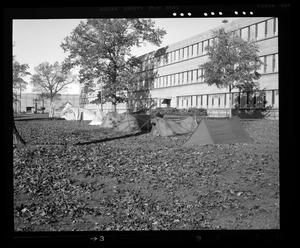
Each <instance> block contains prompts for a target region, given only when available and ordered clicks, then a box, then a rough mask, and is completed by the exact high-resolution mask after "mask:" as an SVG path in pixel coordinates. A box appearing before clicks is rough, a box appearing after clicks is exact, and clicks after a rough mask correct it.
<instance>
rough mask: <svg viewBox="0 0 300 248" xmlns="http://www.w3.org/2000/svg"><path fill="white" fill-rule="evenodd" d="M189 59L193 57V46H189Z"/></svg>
mask: <svg viewBox="0 0 300 248" xmlns="http://www.w3.org/2000/svg"><path fill="white" fill-rule="evenodd" d="M189 54H190V57H193V46H189Z"/></svg>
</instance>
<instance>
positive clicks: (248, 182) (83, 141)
mask: <svg viewBox="0 0 300 248" xmlns="http://www.w3.org/2000/svg"><path fill="white" fill-rule="evenodd" d="M241 122H242V124H243V126H244V127H245V129H246V130H247V132H248V133H249V134H250V136H251V137H252V138H254V140H255V142H254V143H253V144H222V145H204V146H199V147H195V148H192V149H191V148H185V147H182V144H183V143H184V142H185V141H186V140H187V139H188V137H189V135H190V134H187V135H181V136H174V137H154V136H151V134H149V133H142V134H138V135H133V136H132V135H130V134H124V133H121V132H116V131H113V130H111V129H103V128H102V129H101V128H99V127H97V126H89V125H88V122H85V121H84V122H81V123H79V122H72V121H65V120H59V119H48V118H43V121H41V119H34V118H31V119H30V118H29V119H28V120H23V121H16V126H17V128H18V130H19V132H20V133H21V135H22V136H23V138H24V139H25V140H26V141H27V142H28V146H26V147H23V148H22V147H15V148H14V200H15V202H14V208H15V210H14V211H15V230H16V231H28V230H31V231H68V230H77V231H86V230H89V231H93V230H202V229H278V228H279V141H278V139H279V127H278V121H272V120H241Z"/></svg>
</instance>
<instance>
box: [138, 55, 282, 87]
mask: <svg viewBox="0 0 300 248" xmlns="http://www.w3.org/2000/svg"><path fill="white" fill-rule="evenodd" d="M260 59H261V61H262V62H263V63H264V65H263V66H262V67H261V68H260V70H259V71H258V73H261V74H264V73H272V72H278V54H271V55H266V56H262V57H260ZM203 76H204V70H203V68H200V69H196V70H190V71H184V72H179V73H174V74H170V75H166V76H161V77H157V78H155V80H154V88H160V87H168V86H175V85H181V84H186V83H201V82H203V81H204V77H203ZM143 86H145V85H143Z"/></svg>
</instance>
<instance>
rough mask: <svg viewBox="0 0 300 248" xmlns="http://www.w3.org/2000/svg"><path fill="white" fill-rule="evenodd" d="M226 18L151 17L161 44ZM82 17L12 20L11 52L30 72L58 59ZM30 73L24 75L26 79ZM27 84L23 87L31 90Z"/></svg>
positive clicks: (134, 51)
mask: <svg viewBox="0 0 300 248" xmlns="http://www.w3.org/2000/svg"><path fill="white" fill-rule="evenodd" d="M224 19H227V20H229V21H232V20H235V19H238V18H157V19H153V20H154V21H155V23H156V26H157V27H160V28H164V29H165V30H166V31H167V34H166V35H165V37H164V38H163V42H162V45H161V47H164V46H167V45H170V44H173V43H175V42H177V41H180V40H184V39H186V38H189V37H191V36H194V35H197V34H199V33H202V32H205V31H208V30H210V29H212V28H215V27H218V26H220V25H222V20H224ZM81 20H83V21H85V20H84V19H49V20H45V19H43V20H41V19H33V20H32V19H31V20H14V21H13V42H14V43H15V46H14V48H13V53H14V55H16V59H17V61H19V62H20V63H25V64H28V65H29V67H30V69H29V72H30V73H34V67H36V66H38V65H39V64H40V63H43V62H46V61H47V62H49V63H51V64H53V63H54V62H55V61H58V62H60V63H61V62H62V61H63V60H64V58H65V57H66V54H65V53H64V51H63V49H62V48H61V47H60V44H61V43H62V42H63V40H64V38H65V37H67V36H69V35H70V34H71V32H72V31H73V30H74V28H75V27H76V26H77V25H78V24H79V23H80V21H81ZM158 48H159V47H157V46H153V45H150V44H147V45H146V46H142V47H140V48H133V49H132V54H133V55H136V56H138V55H142V54H145V53H148V52H151V51H153V50H156V49H158ZM29 80H30V77H27V78H26V81H29ZM31 89H32V88H31V86H30V85H29V86H27V89H26V91H24V92H31ZM64 93H69V94H76V93H79V86H78V85H72V86H69V87H68V89H67V90H66V91H65V92H64Z"/></svg>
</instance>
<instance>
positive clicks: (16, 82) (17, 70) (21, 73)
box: [13, 56, 30, 145]
mask: <svg viewBox="0 0 300 248" xmlns="http://www.w3.org/2000/svg"><path fill="white" fill-rule="evenodd" d="M28 69H29V66H28V65H27V64H20V63H19V62H18V61H17V60H16V58H15V56H13V90H14V91H15V90H20V98H21V91H22V90H24V89H25V88H26V85H27V84H28V83H27V82H26V81H25V80H24V79H23V77H25V76H27V75H30V73H29V72H28V71H27V70H28ZM20 100H21V99H20ZM13 101H14V102H15V101H18V97H17V93H16V92H13ZM20 107H21V105H20ZM13 141H14V143H15V144H21V145H26V142H25V140H24V139H23V138H22V136H21V135H20V134H19V132H18V129H17V127H16V125H15V121H13Z"/></svg>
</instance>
